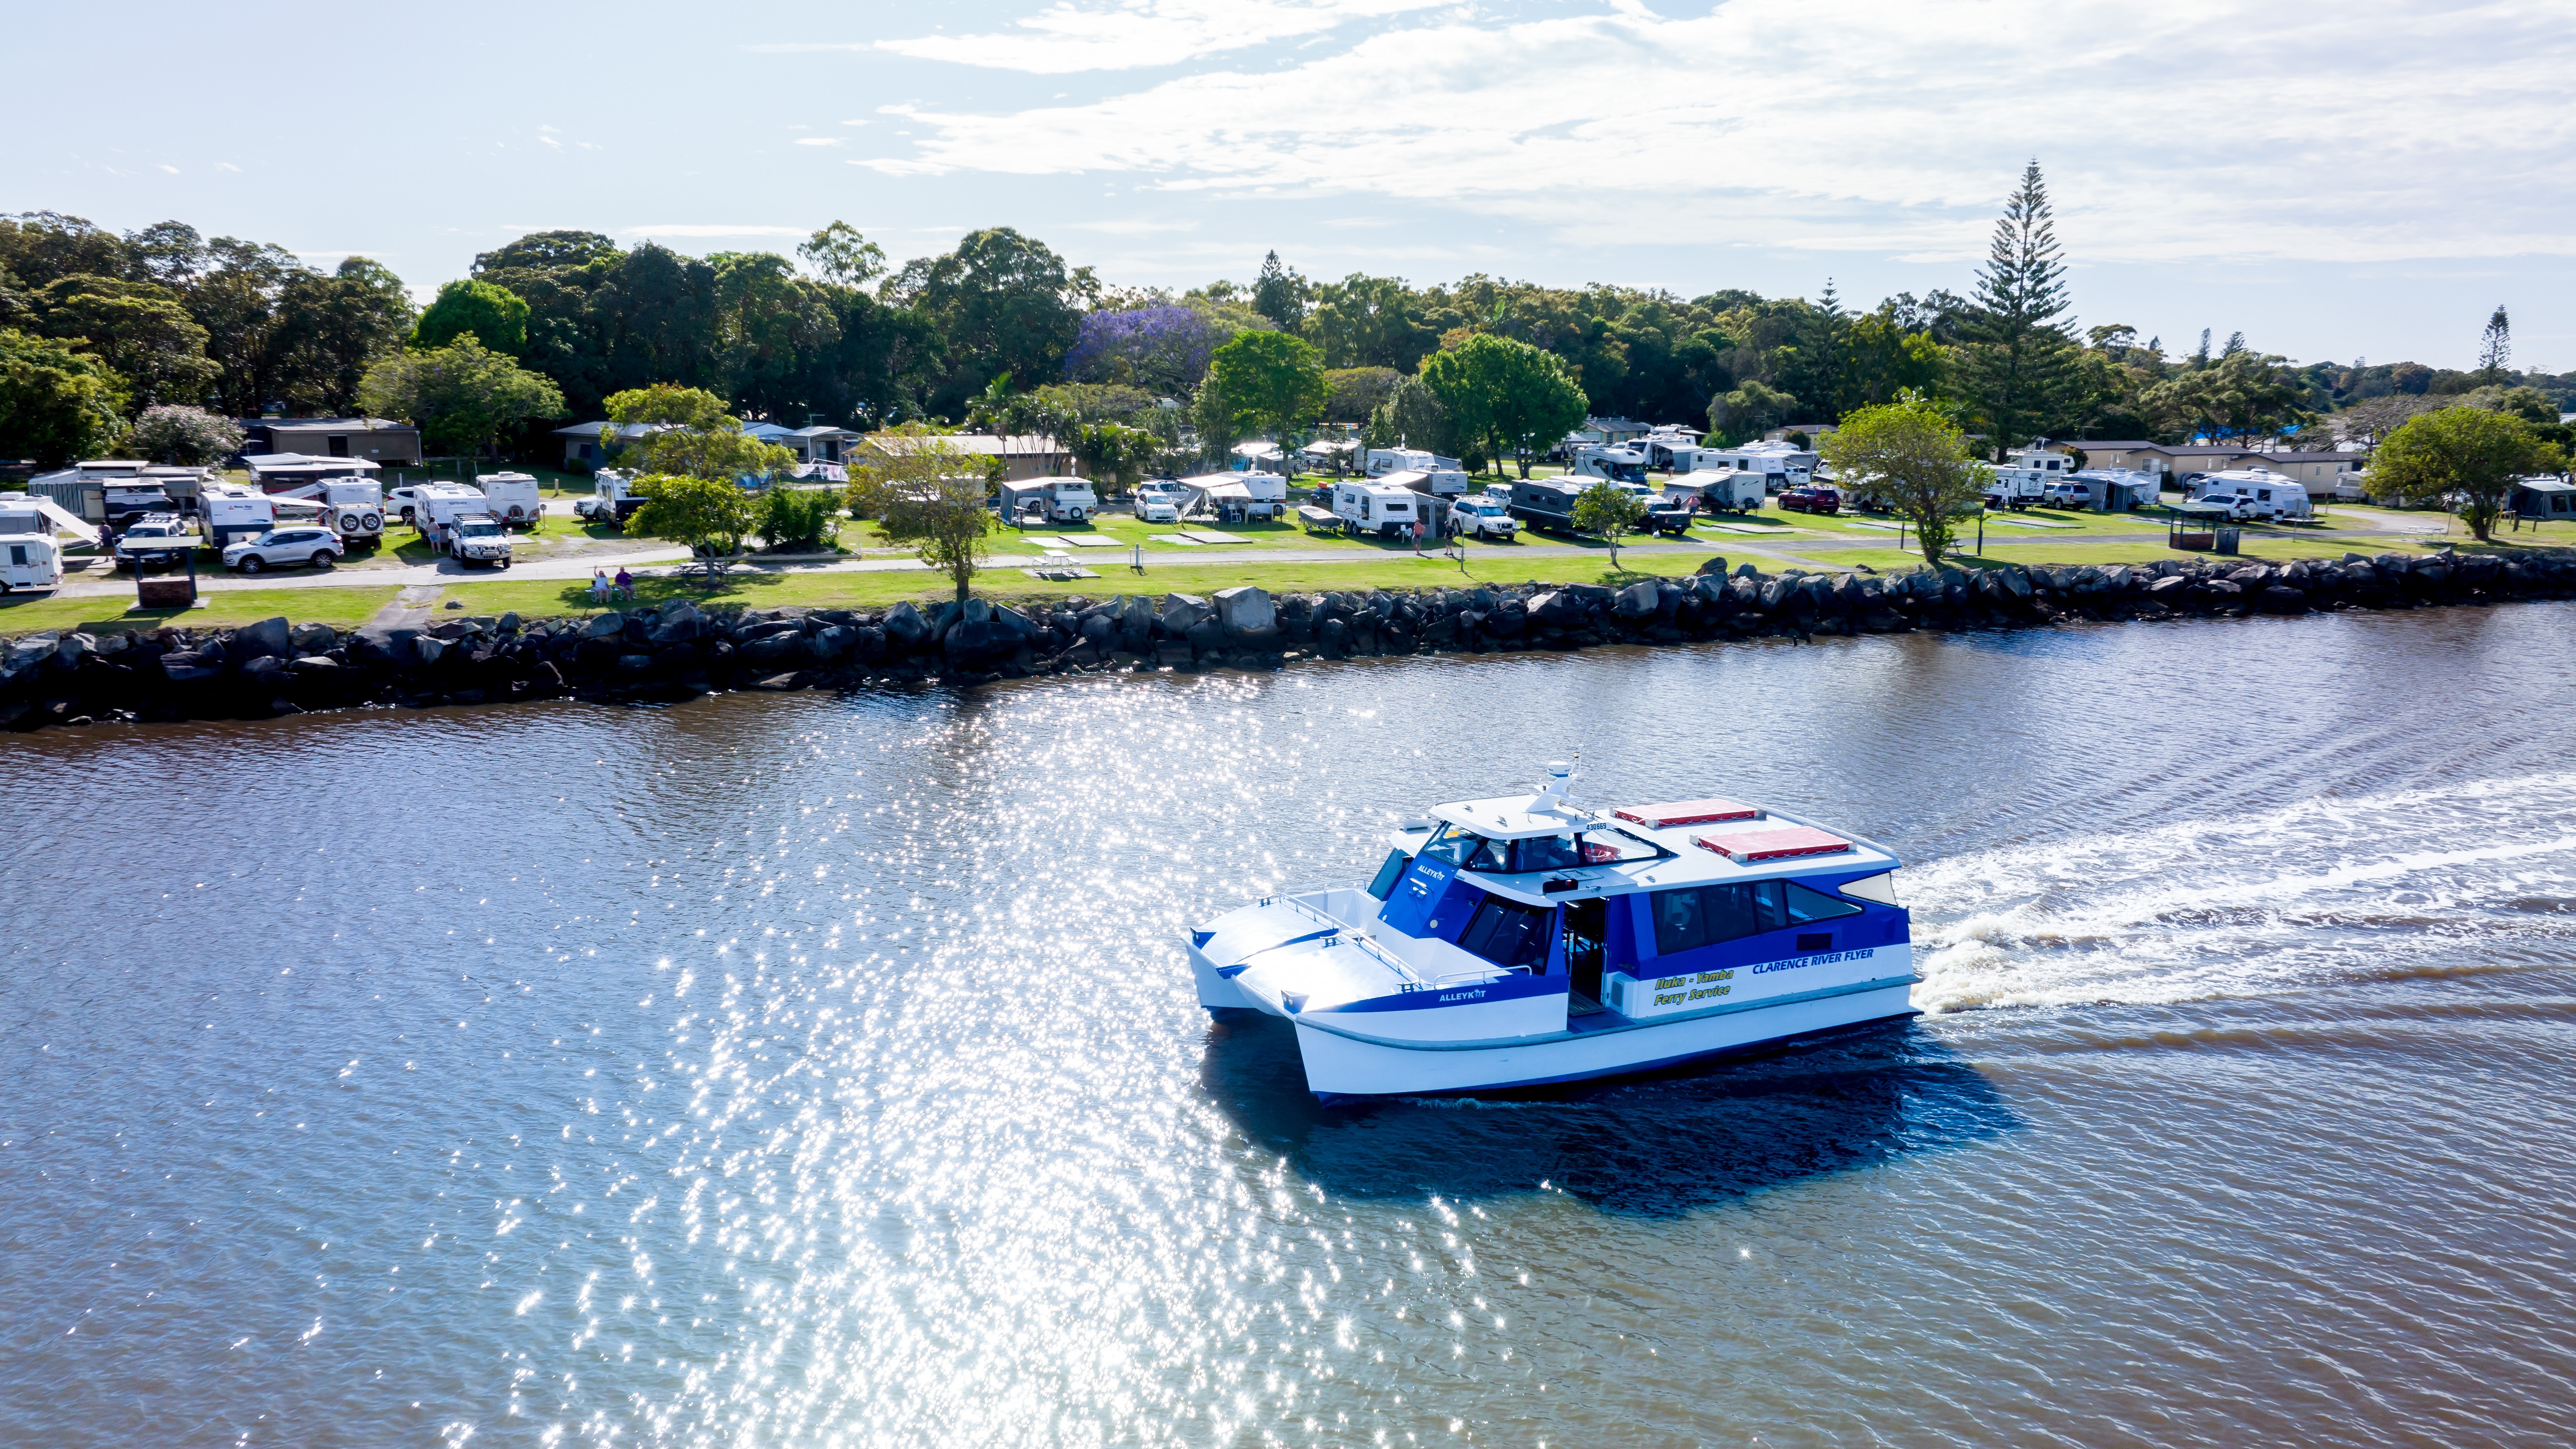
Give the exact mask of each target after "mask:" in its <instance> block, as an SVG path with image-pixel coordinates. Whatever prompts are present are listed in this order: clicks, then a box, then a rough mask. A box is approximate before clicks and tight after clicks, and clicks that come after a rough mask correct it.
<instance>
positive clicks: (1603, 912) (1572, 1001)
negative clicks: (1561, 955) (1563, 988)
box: [1565, 896, 1609, 1017]
mask: <svg viewBox="0 0 2576 1449" xmlns="http://www.w3.org/2000/svg"><path fill="white" fill-rule="evenodd" d="M1608 922H1609V910H1608V907H1607V906H1606V905H1605V904H1604V903H1603V902H1602V900H1601V898H1599V897H1597V896H1596V897H1594V898H1593V899H1591V900H1588V901H1568V902H1566V903H1565V965H1566V971H1567V973H1568V974H1569V975H1570V976H1571V977H1572V978H1573V981H1572V986H1573V991H1572V993H1571V994H1570V995H1569V996H1568V997H1567V998H1566V1003H1565V1014H1566V1015H1567V1016H1569V1017H1573V1016H1590V1015H1592V1014H1594V1013H1595V1012H1598V1011H1600V1010H1602V1006H1601V938H1602V936H1603V934H1604V933H1605V931H1606V929H1607V926H1608Z"/></svg>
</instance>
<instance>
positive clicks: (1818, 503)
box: [1780, 484, 1843, 513]
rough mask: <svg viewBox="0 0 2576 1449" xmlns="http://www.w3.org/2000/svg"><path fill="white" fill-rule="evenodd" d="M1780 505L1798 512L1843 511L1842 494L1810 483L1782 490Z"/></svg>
mask: <svg viewBox="0 0 2576 1449" xmlns="http://www.w3.org/2000/svg"><path fill="white" fill-rule="evenodd" d="M1780 506H1781V507H1782V508H1783V509H1792V510H1795V511H1797V512H1799V513H1840V512H1842V511H1843V496H1842V495H1841V494H1839V493H1836V492H1835V491H1834V490H1832V489H1831V488H1819V487H1816V486H1814V485H1812V484H1810V485H1809V486H1807V487H1804V488H1791V489H1787V490H1784V491H1783V492H1782V493H1781V494H1780Z"/></svg>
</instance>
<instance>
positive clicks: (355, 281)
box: [269, 257, 412, 416]
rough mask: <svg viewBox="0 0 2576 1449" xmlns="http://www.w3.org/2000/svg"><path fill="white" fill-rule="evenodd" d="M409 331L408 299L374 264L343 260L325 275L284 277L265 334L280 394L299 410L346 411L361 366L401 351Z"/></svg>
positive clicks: (353, 403)
mask: <svg viewBox="0 0 2576 1449" xmlns="http://www.w3.org/2000/svg"><path fill="white" fill-rule="evenodd" d="M411 327H412V305H411V295H410V293H408V292H406V291H404V290H403V284H402V278H400V277H397V276H395V275H394V274H393V271H392V269H391V268H388V267H386V266H385V265H383V264H382V263H380V262H375V261H371V260H369V259H368V258H366V257H343V258H342V259H341V261H340V265H339V268H338V269H337V270H335V271H333V272H331V273H329V274H327V275H326V274H324V273H321V272H303V273H299V274H297V275H295V276H292V277H289V278H288V279H287V281H286V285H285V287H284V288H283V289H281V290H280V292H279V294H278V300H277V318H276V325H275V326H274V327H273V328H272V329H271V331H270V334H269V346H270V349H271V352H272V355H273V357H274V374H275V376H276V378H277V379H278V391H279V392H280V393H282V394H283V395H284V397H285V399H286V400H287V401H288V402H291V403H292V404H294V405H295V406H297V407H302V408H310V409H313V410H315V411H317V412H322V413H328V414H332V415H335V416H336V415H339V414H342V413H347V412H350V411H352V410H354V409H355V408H356V407H357V406H358V384H359V383H360V382H361V381H363V380H364V379H365V377H366V375H367V369H368V368H370V367H372V366H374V365H375V364H376V363H377V362H378V361H379V360H381V359H382V358H384V357H385V356H387V355H388V354H391V353H393V352H396V351H399V350H400V349H401V347H402V343H403V338H404V336H405V335H406V334H407V333H409V332H410V330H411Z"/></svg>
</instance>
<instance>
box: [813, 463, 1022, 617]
mask: <svg viewBox="0 0 2576 1449" xmlns="http://www.w3.org/2000/svg"><path fill="white" fill-rule="evenodd" d="M869 450H870V454H871V456H870V458H869V461H868V462H867V463H865V464H863V465H861V466H860V467H859V468H857V469H856V470H854V471H853V472H852V473H851V475H850V511H851V512H853V513H856V514H858V515H859V516H860V517H862V518H874V519H877V520H879V521H880V523H881V524H882V526H883V527H884V529H885V534H886V537H888V538H890V539H892V540H894V541H895V542H897V543H904V544H910V545H911V546H912V551H913V556H914V557H916V558H918V559H920V560H921V561H922V562H923V563H924V564H926V565H928V566H929V567H931V568H933V569H936V570H938V571H939V572H941V573H944V574H946V575H948V581H949V582H950V583H951V584H952V585H954V586H955V587H956V590H957V601H958V602H959V603H961V604H962V603H964V602H965V601H966V596H967V593H968V592H969V591H970V590H971V589H972V588H973V587H974V583H975V575H976V572H977V571H978V570H980V569H981V568H982V567H983V566H984V559H985V556H986V555H987V553H989V552H990V549H991V545H990V544H989V543H988V542H987V536H988V535H990V534H991V533H992V531H993V530H994V529H995V528H996V527H998V526H999V522H1000V521H999V519H998V518H997V517H996V516H995V514H994V512H993V509H992V507H991V505H990V504H989V503H988V502H987V499H988V498H989V497H990V495H991V484H990V481H989V475H988V473H987V470H986V468H985V466H984V460H983V459H980V458H977V457H975V456H973V455H971V454H968V453H966V452H964V451H963V450H961V449H960V448H959V447H958V446H957V445H956V444H955V443H954V442H952V441H950V440H949V439H948V437H946V436H945V435H942V434H940V433H938V432H936V431H934V430H932V429H931V428H930V427H929V426H928V425H926V424H922V423H906V424H903V425H901V426H898V427H895V428H891V429H888V430H886V431H885V432H882V433H879V434H877V435H876V436H875V437H873V438H871V439H869Z"/></svg>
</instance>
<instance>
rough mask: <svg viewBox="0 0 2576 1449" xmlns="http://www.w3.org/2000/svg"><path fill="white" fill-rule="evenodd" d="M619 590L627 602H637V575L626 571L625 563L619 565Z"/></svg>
mask: <svg viewBox="0 0 2576 1449" xmlns="http://www.w3.org/2000/svg"><path fill="white" fill-rule="evenodd" d="M617 592H618V594H619V595H620V596H621V597H623V598H624V599H625V600H626V602H628V603H630V604H631V603H633V602H635V576H634V575H633V574H630V573H628V572H627V571H626V565H624V564H619V565H618V566H617Z"/></svg>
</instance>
